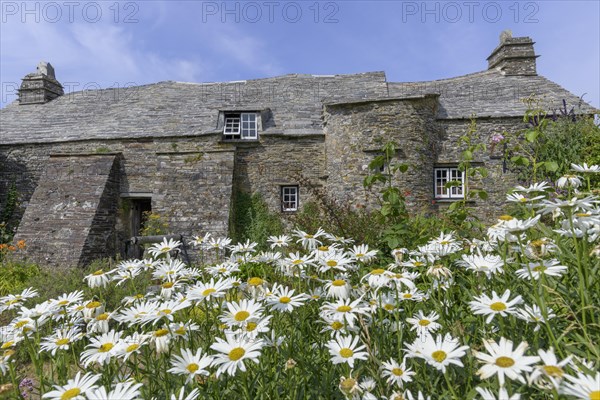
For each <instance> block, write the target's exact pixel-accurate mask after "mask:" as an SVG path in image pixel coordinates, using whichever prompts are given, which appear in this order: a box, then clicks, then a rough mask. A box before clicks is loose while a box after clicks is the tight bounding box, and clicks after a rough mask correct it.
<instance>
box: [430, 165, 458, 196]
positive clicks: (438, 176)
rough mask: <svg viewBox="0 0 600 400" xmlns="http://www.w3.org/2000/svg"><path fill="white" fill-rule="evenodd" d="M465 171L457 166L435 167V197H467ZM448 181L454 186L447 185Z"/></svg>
mask: <svg viewBox="0 0 600 400" xmlns="http://www.w3.org/2000/svg"><path fill="white" fill-rule="evenodd" d="M464 178H465V176H464V172H462V171H460V170H459V169H458V168H456V167H446V168H435V169H434V179H435V183H434V184H435V198H436V199H463V198H464V197H465V179H464ZM448 182H454V183H455V185H454V186H450V187H446V184H448Z"/></svg>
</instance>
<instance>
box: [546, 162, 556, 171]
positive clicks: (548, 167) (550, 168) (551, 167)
mask: <svg viewBox="0 0 600 400" xmlns="http://www.w3.org/2000/svg"><path fill="white" fill-rule="evenodd" d="M544 168H545V169H546V171H550V172H554V171H556V170H557V169H558V163H557V162H556V161H546V162H545V163H544Z"/></svg>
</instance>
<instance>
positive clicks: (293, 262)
mask: <svg viewBox="0 0 600 400" xmlns="http://www.w3.org/2000/svg"><path fill="white" fill-rule="evenodd" d="M292 264H294V265H298V264H302V260H294V261H292Z"/></svg>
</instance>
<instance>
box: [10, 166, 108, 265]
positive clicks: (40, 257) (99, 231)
mask: <svg viewBox="0 0 600 400" xmlns="http://www.w3.org/2000/svg"><path fill="white" fill-rule="evenodd" d="M118 159H119V157H118V155H116V154H106V155H104V154H103V155H98V154H80V155H68V156H51V157H50V158H49V159H48V160H47V162H46V163H45V169H44V172H43V173H42V175H41V177H40V179H39V184H38V185H37V187H36V189H35V191H34V193H33V196H32V197H31V199H30V201H29V205H28V207H27V209H26V210H25V213H24V215H23V218H22V220H21V222H20V225H19V229H18V231H17V234H16V236H15V241H18V240H25V242H26V243H27V247H26V249H25V250H26V254H27V257H28V258H30V259H32V260H34V261H36V262H38V263H43V264H49V265H53V266H56V267H64V266H73V265H78V264H85V263H88V262H90V261H92V260H94V259H96V258H101V257H103V256H105V255H106V254H114V251H115V249H116V243H115V231H114V229H113V227H114V226H115V220H116V211H117V202H118V186H119V174H118Z"/></svg>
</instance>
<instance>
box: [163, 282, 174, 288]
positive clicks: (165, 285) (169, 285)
mask: <svg viewBox="0 0 600 400" xmlns="http://www.w3.org/2000/svg"><path fill="white" fill-rule="evenodd" d="M173 285H174V283H173V282H165V283H163V284H162V287H163V289H171V288H172V287H173Z"/></svg>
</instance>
